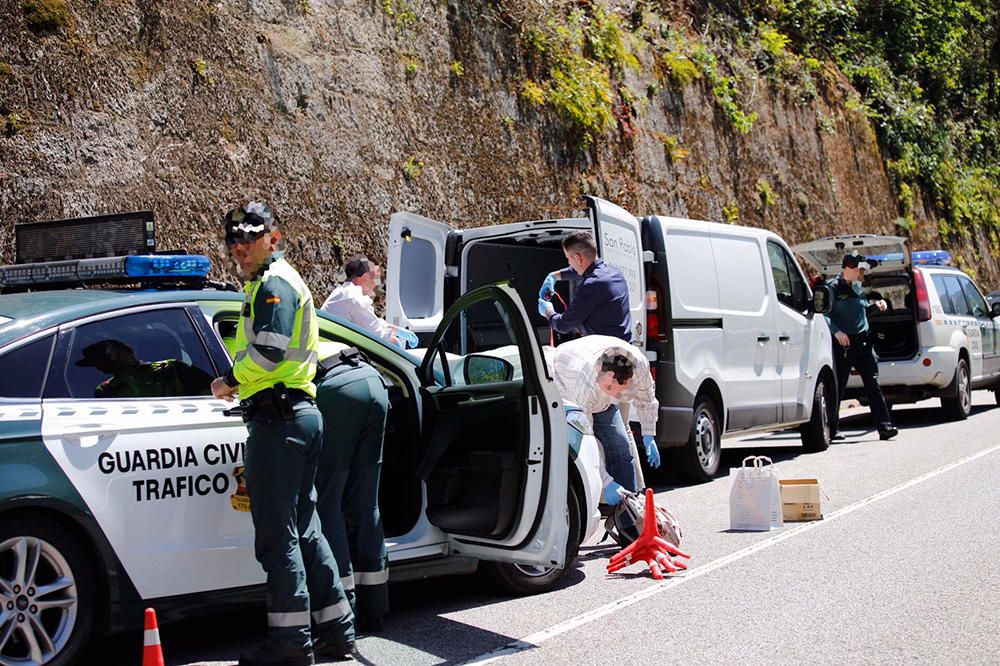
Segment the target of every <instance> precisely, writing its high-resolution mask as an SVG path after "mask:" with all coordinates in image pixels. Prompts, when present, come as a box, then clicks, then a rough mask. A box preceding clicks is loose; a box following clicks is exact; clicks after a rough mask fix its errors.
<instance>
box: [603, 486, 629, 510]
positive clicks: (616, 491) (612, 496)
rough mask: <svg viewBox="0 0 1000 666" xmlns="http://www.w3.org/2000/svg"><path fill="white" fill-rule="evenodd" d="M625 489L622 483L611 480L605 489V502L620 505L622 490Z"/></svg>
mask: <svg viewBox="0 0 1000 666" xmlns="http://www.w3.org/2000/svg"><path fill="white" fill-rule="evenodd" d="M622 490H624V488H622V486H621V484H620V483H616V482H614V481H611V482H610V483H608V485H607V487H606V488H605V489H604V503H605V504H610V505H611V506H618V505H619V504H620V503H621V501H622V496H621V492H620V491H622Z"/></svg>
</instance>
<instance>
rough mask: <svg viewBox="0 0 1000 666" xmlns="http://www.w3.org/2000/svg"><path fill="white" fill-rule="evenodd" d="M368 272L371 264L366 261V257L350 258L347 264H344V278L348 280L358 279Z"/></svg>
mask: <svg viewBox="0 0 1000 666" xmlns="http://www.w3.org/2000/svg"><path fill="white" fill-rule="evenodd" d="M370 270H371V262H369V261H368V257H361V256H358V257H351V258H350V259H349V260H348V262H347V263H346V264H344V276H345V277H346V279H348V280H353V279H354V278H359V277H361V276H362V275H364V274H365V273H367V272H368V271H370Z"/></svg>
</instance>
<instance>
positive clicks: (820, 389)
mask: <svg viewBox="0 0 1000 666" xmlns="http://www.w3.org/2000/svg"><path fill="white" fill-rule="evenodd" d="M832 409H836V407H833V403H832V402H831V396H830V389H829V387H828V386H827V382H826V380H823V379H821V380H819V381H818V382H816V391H815V393H814V394H813V406H812V416H811V417H810V418H809V422H808V423H805V424H803V425H802V428H801V433H802V448H804V449H805V450H806V451H809V452H819V451H826V450H827V449H828V448H830V414H831V413H832V411H831V410H832Z"/></svg>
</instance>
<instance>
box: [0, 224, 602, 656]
mask: <svg viewBox="0 0 1000 666" xmlns="http://www.w3.org/2000/svg"><path fill="white" fill-rule="evenodd" d="M122 217H123V218H124V217H128V216H122ZM132 217H135V216H134V215H133V216H132ZM139 219H140V222H142V223H143V224H146V223H147V222H148V223H149V233H148V234H147V238H146V241H147V242H142V234H141V233H139V234H138V236H139V238H140V243H139V246H140V248H141V249H145V250H146V251H147V252H148V251H149V250H151V249H152V247H153V243H150V242H148V240H149V239H150V238H152V225H151V219H148V215H140V216H139ZM118 222H121V220H118V219H111V218H102V219H100V220H96V221H95V220H94V219H88V220H87V221H80V220H75V221H68V222H66V223H65V224H63V226H62V227H59V229H60V230H61V234H62V235H59V234H55V235H53V230H52V229H48V231H46V229H45V225H25V228H21V225H18V227H19V228H18V255H19V256H18V258H19V260H20V259H23V258H24V257H22V252H24V253H25V254H27V255H29V256H28V257H27V258H28V259H29V260H31V261H26V262H25V263H20V264H17V265H13V266H4V267H0V290H2V293H3V295H0V664H3V665H5V666H6V665H15V664H16V665H21V664H72V663H76V662H77V661H78V660H79V658H80V655H81V653H82V651H83V649H84V648H85V645H86V643H87V642H88V640H89V639H90V638H91V637H93V636H95V635H100V634H102V633H105V632H114V631H120V630H123V629H127V628H133V627H137V626H140V623H141V621H142V610H143V608H145V607H147V606H152V607H154V608H156V610H157V612H158V614H159V617H160V619H161V620H167V621H169V620H170V619H173V618H178V617H182V616H188V615H191V614H193V613H197V612H206V611H212V610H220V609H223V608H225V607H226V606H228V605H234V604H244V603H246V602H247V601H253V600H257V599H263V587H262V583H263V581H264V574H263V571H262V569H261V567H260V565H259V564H258V563H257V562H256V560H255V559H254V554H253V526H252V524H251V520H250V514H249V513H248V511H249V501H250V500H249V498H248V497H247V496H246V489H245V487H244V486H243V482H242V462H243V451H244V443H245V441H246V429H245V427H244V424H243V422H242V420H241V418H240V417H239V415H238V414H236V413H234V411H233V410H232V409H231V408H232V404H231V403H226V402H223V401H220V400H216V399H214V398H213V397H212V395H211V391H210V388H209V384H210V382H211V380H212V378H214V377H217V376H220V375H222V374H223V373H224V372H225V371H226V370H227V369H228V368H229V366H230V362H231V361H230V354H229V352H228V351H227V348H228V347H231V346H232V343H233V340H234V339H235V331H236V323H237V321H238V318H239V311H240V308H241V305H242V296H241V294H239V293H235V292H233V291H228V290H226V289H224V288H221V285H212V284H211V283H209V282H208V281H207V280H206V277H205V276H206V275H207V273H208V270H209V262H208V260H207V258H205V257H197V256H187V255H178V256H163V255H148V256H140V255H136V254H126V252H123V248H118V249H117V252H118V253H119V254H122V255H123V256H111V257H104V258H90V259H87V258H83V259H69V260H66V259H60V260H58V261H39V259H52V258H53V257H54V256H55V257H64V256H67V255H72V254H74V253H86V252H88V251H90V252H91V253H93V254H97V252H92V248H91V249H88V248H86V247H84V248H82V249H81V248H79V247H70V248H67V247H61V245H65V243H64V242H63V241H62V240H60V239H62V238H63V237H64V236H65V235H67V233H68V232H67V229H71V228H73V227H79V226H80V225H84V224H96V223H100V224H102V225H103V226H102V227H101V230H102V232H101V233H98V234H92V235H91V237H92V238H98V239H106V238H107V237H109V236H111V235H116V236H128V234H127V233H124V232H122V233H117V234H111V232H110V231H107V229H109V228H111V227H113V226H114V225H115V224H117V223H118ZM67 225H68V226H67ZM36 226H37V227H38V228H39V229H40V231H42V232H46V233H48V234H49V237H48V238H46V239H43V241H39V239H37V238H32V230H31V229H29V228H28V227H36ZM57 227H58V225H57ZM123 227H125V228H127V229H126V230H128V229H131V227H129V225H128V224H124V223H123ZM72 231H73V234H72V235H73V237H74V238H80V237H81V234H80V233H79V229H78V228H75V229H72ZM118 231H121V230H120V229H119V230H118ZM133 235H134V234H133ZM83 237H86V235H85V234H84V235H83ZM22 241H23V242H22ZM32 243H34V245H32ZM32 247H34V248H35V250H34V255H35V256H31V254H32V252H31V248H32ZM53 248H55V249H53ZM124 250H126V251H132V250H134V247H126V248H124ZM101 253H102V254H107V253H108V252H107V248H103V251H102V252H101ZM293 260H294V258H293ZM98 282H99V283H101V284H103V285H105V286H104V287H103V288H93V286H92V285H93V284H94V283H98ZM88 285H89V286H88ZM108 285H110V286H108ZM85 286H86V287H87V288H83V287H85ZM15 292H21V293H15ZM319 319H320V335H321V339H322V343H321V345H322V346H323V348H322V349H321V356H323V355H324V352H325V353H326V354H329V353H333V352H334V351H336V350H338V349H340V348H343V347H344V346H345V345H351V346H356V347H358V348H360V349H362V350H363V351H365V352H366V353H367V354H368V355H369V357H370V358H371V359H372V361H373V363H374V364H375V365H376V366H377V367H378V369H379V370H380V371H381V373H382V374H383V375H384V376H385V378H386V379H387V380H388V382H389V383H390V384H391V389H390V399H391V405H392V408H391V410H390V414H389V424H388V431H387V436H386V442H385V452H384V464H383V472H382V483H381V489H380V498H379V502H380V508H381V512H382V519H383V523H384V527H385V533H386V540H387V546H388V550H389V558H390V570H391V579H392V580H403V579H407V578H414V577H426V576H430V575H440V574H450V573H471V572H474V571H476V570H477V568H482V569H487V570H488V572H489V574H490V575H491V576H492V577H493V578H494V579H495V580H496V581H498V582H499V583H501V584H502V585H504V586H505V587H506V589H508V590H510V591H512V592H514V593H519V594H530V593H535V592H541V591H545V590H548V589H551V588H552V587H553V586H554V585H556V584H557V583H558V581H559V580H560V578H561V577H562V576H563V574H564V572H565V571H566V567H567V566H568V565H569V564H570V563H571V562H572V561H573V560H574V559H575V557H576V554H577V551H578V547H579V544H580V542H581V541H582V540H583V539H584V538H586V537H588V536H589V535H591V534H592V533H593V532H594V531H595V530H596V528H597V525H598V523H599V512H598V509H597V504H598V501H599V497H600V491H601V481H600V472H599V453H598V448H597V443H596V440H594V439H593V437H592V436H591V434H590V433H589V432H587V431H586V425H585V423H586V419H584V418H582V417H581V416H582V415H581V414H580V413H579V412H578V411H577V412H574V411H573V410H572V409H564V406H563V405H562V404H561V403H560V400H559V397H558V394H557V391H556V388H555V385H554V383H553V381H552V379H551V378H550V377H549V376H548V375H547V370H546V368H545V363H544V361H543V359H542V355H541V352H540V349H539V347H538V344H537V342H536V341H535V339H534V336H533V335H532V334H531V332H530V330H529V328H528V323H527V316H526V313H525V311H524V309H523V308H522V306H521V304H520V301H519V299H518V298H517V297H516V295H515V294H514V292H513V291H512V290H511V289H510V288H508V287H506V286H504V285H491V286H487V287H484V288H481V289H478V290H476V291H473V292H470V293H468V294H466V295H465V296H464V297H463V298H461V299H460V300H459V301H458V302H456V303H455V305H454V307H452V308H451V309H450V310H449V311H448V312H447V313H446V314H445V315H444V316H443V317H442V320H441V324H440V326H439V327H438V329H437V331H435V333H434V334H433V336H431V338H430V344H429V345H428V351H427V352H426V353H425V354H424V355H423V359H422V360H421V359H418V358H416V357H414V356H411V355H408V354H406V353H404V352H402V351H400V350H398V349H396V348H394V347H389V346H387V345H386V344H384V343H383V342H382V341H381V340H378V339H376V338H374V337H372V336H370V335H369V334H367V333H366V332H364V331H362V330H360V329H358V328H356V327H354V326H353V325H351V324H348V323H346V322H343V321H341V320H338V319H335V318H332V317H329V316H327V315H326V314H325V313H319ZM501 347H502V348H504V349H507V350H509V349H511V348H513V349H516V350H517V354H516V356H517V359H516V360H517V363H516V366H517V367H516V368H515V364H514V363H511V362H509V361H508V360H505V359H504V358H501V357H499V356H498V355H496V354H491V353H490V352H491V350H494V349H498V348H501ZM505 353H507V352H505ZM567 421H569V422H570V423H572V424H575V426H574V427H567ZM418 470H419V473H420V474H419V476H418ZM481 563H482V566H480V564H481Z"/></svg>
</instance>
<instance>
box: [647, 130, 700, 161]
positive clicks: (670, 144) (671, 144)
mask: <svg viewBox="0 0 1000 666" xmlns="http://www.w3.org/2000/svg"><path fill="white" fill-rule="evenodd" d="M652 134H653V136H654V137H656V140H657V141H659V142H660V143H662V144H663V147H664V148H665V149H666V151H667V158H668V159H669V160H670V162H671V163H672V164H676V163H677V162H680V161H682V160H684V159H685V158H686V157H687V156H688V155H690V154H691V151H689V150H688V149H687V148H684V147H683V146H681V145H680V139H679V138H678V137H677V136H675V135H673V134H667V133H666V132H652Z"/></svg>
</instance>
